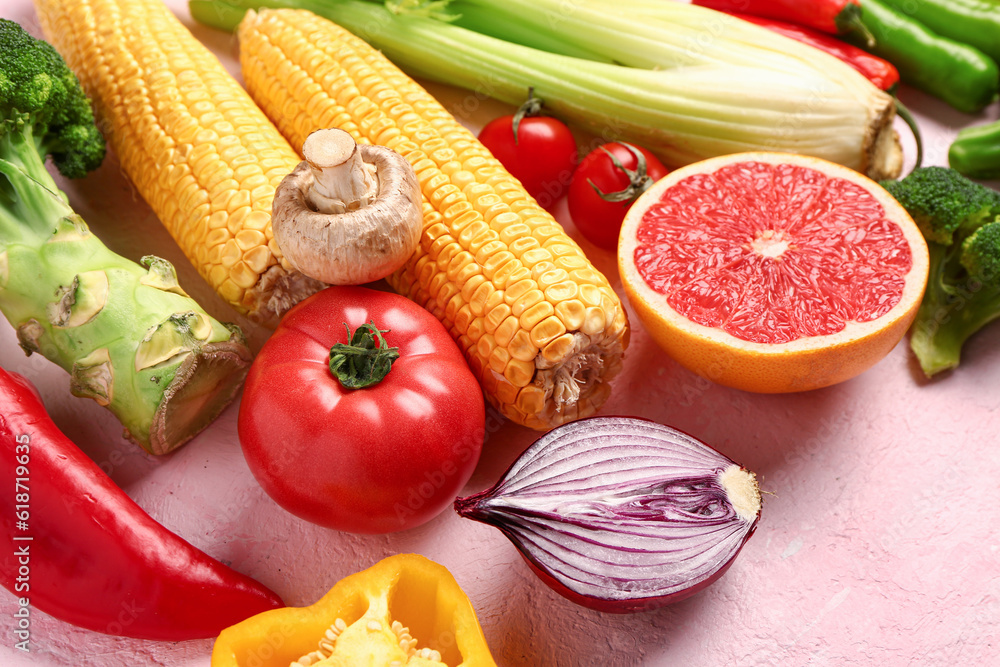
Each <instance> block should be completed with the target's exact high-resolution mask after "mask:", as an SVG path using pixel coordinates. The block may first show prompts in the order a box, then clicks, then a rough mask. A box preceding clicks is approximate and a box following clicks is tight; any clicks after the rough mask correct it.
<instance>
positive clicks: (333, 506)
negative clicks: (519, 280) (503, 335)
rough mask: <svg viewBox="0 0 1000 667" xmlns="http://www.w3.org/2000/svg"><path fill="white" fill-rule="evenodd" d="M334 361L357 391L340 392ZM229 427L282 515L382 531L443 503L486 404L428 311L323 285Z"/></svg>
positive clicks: (455, 488)
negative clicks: (235, 429)
mask: <svg viewBox="0 0 1000 667" xmlns="http://www.w3.org/2000/svg"><path fill="white" fill-rule="evenodd" d="M370 323H374V324H373V325H371V324H370ZM366 324H368V325H369V326H367V327H366V326H365V325H366ZM348 328H350V330H351V332H352V335H351V336H350V337H349V335H348ZM376 330H378V331H376ZM338 343H339V344H342V345H343V344H348V343H350V344H352V345H354V348H351V349H347V348H345V347H335V344H338ZM331 348H333V353H334V355H335V356H334V358H333V363H331ZM355 348H357V349H355ZM389 348H398V357H397V358H395V359H394V360H390V357H391V356H392V353H391V352H390V350H389ZM331 366H333V367H335V368H336V369H337V373H338V375H339V376H343V377H344V378H345V381H347V382H348V383H349V384H355V385H359V386H360V388H355V389H348V388H345V387H344V386H342V384H341V382H340V381H339V380H338V377H337V376H335V375H334V372H333V371H332V370H331ZM386 368H387V369H388V372H387V373H386V374H385V377H384V378H382V379H381V380H380V381H375V382H374V383H371V382H372V381H373V380H377V378H378V376H379V375H380V373H379V370H380V369H381V370H382V371H384V370H386ZM369 383H371V384H369ZM365 385H368V386H365ZM238 429H239V438H240V444H241V446H242V447H243V454H244V456H245V458H246V460H247V463H248V464H249V466H250V470H251V472H252V473H253V474H254V476H255V477H256V478H257V481H258V482H259V483H260V484H261V486H262V487H263V488H264V490H265V491H266V492H267V493H268V495H270V496H271V498H273V499H274V500H275V501H276V502H277V503H278V504H279V505H281V506H282V507H284V508H285V509H286V510H288V511H289V512H291V513H292V514H295V515H296V516H299V517H301V518H303V519H306V520H308V521H311V522H313V523H316V524H320V525H322V526H327V527H329V528H334V529H337V530H343V531H348V532H354V533H387V532H392V531H397V530H403V529H406V528H411V527H413V526H416V525H419V524H421V523H424V522H426V521H428V520H430V519H431V518H433V517H434V516H436V515H437V514H438V513H440V512H441V511H442V510H444V509H445V508H447V507H450V506H451V503H452V501H454V499H455V496H456V495H458V493H459V491H460V490H461V489H462V487H464V486H465V483H466V482H467V481H468V480H469V477H470V476H471V475H472V471H473V469H474V468H475V466H476V463H477V461H478V460H479V453H480V450H481V448H482V443H483V435H484V431H485V406H484V404H483V394H482V390H481V389H480V387H479V383H478V382H477V381H476V378H475V377H474V376H473V374H472V371H471V370H469V367H468V365H467V364H466V362H465V359H464V357H463V356H462V353H461V351H460V350H459V348H458V346H457V345H456V344H455V342H454V341H453V340H452V338H451V336H450V335H449V334H448V332H447V331H446V330H445V328H444V326H442V324H441V323H440V322H439V321H438V320H437V318H435V317H434V316H433V315H432V314H430V313H429V312H427V311H426V310H424V309H423V308H421V307H420V306H419V305H417V304H416V303H414V302H413V301H410V300H409V299H407V298H405V297H403V296H400V295H398V294H393V293H390V292H379V291H375V290H371V289H366V288H363V287H330V288H327V289H325V290H323V291H322V292H319V293H317V294H314V295H313V296H311V297H309V298H308V299H305V300H304V301H302V302H301V303H299V304H298V305H297V306H295V307H294V308H293V309H292V310H290V311H289V312H288V313H287V314H286V315H285V316H284V318H283V319H282V321H281V323H280V324H279V325H278V328H277V329H276V330H275V331H274V333H273V334H272V335H271V337H270V338H269V339H268V340H267V342H266V343H265V344H264V346H263V348H262V349H261V351H260V353H259V354H258V355H257V358H256V359H255V360H254V363H253V365H252V366H251V368H250V373H249V375H248V376H247V380H246V386H245V388H244V391H243V399H242V403H241V405H240V412H239V421H238Z"/></svg>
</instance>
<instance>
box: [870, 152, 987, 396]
mask: <svg viewBox="0 0 1000 667" xmlns="http://www.w3.org/2000/svg"><path fill="white" fill-rule="evenodd" d="M882 185H883V187H885V188H886V190H888V191H889V192H890V193H891V194H892V195H893V196H894V197H895V198H896V199H897V200H898V201H899V203H900V204H902V205H903V207H904V208H905V209H906V210H907V211H908V212H909V213H910V215H911V216H912V217H913V219H914V220H915V221H916V223H917V225H918V226H919V227H920V230H921V232H923V234H924V237H925V238H926V239H927V248H928V250H929V253H930V275H929V277H928V282H927V290H926V292H924V299H923V301H922V302H921V304H920V310H919V311H918V313H917V317H916V320H915V321H914V323H913V328H912V329H911V335H910V347H911V349H912V350H913V352H914V354H916V356H917V360H918V361H919V362H920V366H921V368H922V369H923V371H924V373H925V374H926V375H927V376H928V377H930V376H932V375H934V374H936V373H940V372H941V371H944V370H948V369H950V368H955V367H956V366H958V363H959V358H960V356H961V352H962V345H963V344H964V343H965V341H966V340H967V339H968V338H969V337H970V336H972V334H974V333H976V332H977V331H979V330H980V329H982V328H983V327H984V326H986V325H987V324H989V323H990V322H991V321H993V320H994V319H997V318H998V317H1000V192H997V191H995V190H992V189H990V188H988V187H986V186H984V185H980V184H979V183H976V182H974V181H970V180H969V179H967V178H965V177H964V176H962V175H961V174H959V173H958V172H956V171H955V170H953V169H946V168H944V167H925V168H923V169H917V170H915V171H914V172H913V173H911V174H910V175H909V176H907V177H906V178H904V179H902V180H900V181H888V182H885V183H882Z"/></svg>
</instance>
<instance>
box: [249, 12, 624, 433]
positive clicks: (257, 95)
mask: <svg viewBox="0 0 1000 667" xmlns="http://www.w3.org/2000/svg"><path fill="white" fill-rule="evenodd" d="M238 39H239V44H240V64H241V67H242V70H243V79H244V81H246V85H247V90H248V91H249V92H250V94H251V96H253V98H254V99H255V100H257V103H258V104H260V106H261V108H263V109H264V110H265V111H266V112H267V114H268V115H269V116H270V117H271V118H274V119H275V121H276V123H277V125H278V128H279V130H281V132H282V134H284V135H285V137H287V138H288V140H289V142H290V143H291V144H292V145H293V146H297V147H298V146H301V145H302V142H303V141H304V140H305V138H306V137H307V136H308V135H309V134H310V133H311V132H313V131H314V130H317V129H320V128H323V127H329V126H331V125H330V123H334V126H337V127H340V129H343V130H345V131H347V132H350V133H351V134H352V135H353V136H354V138H355V140H357V141H358V142H359V143H375V144H380V145H384V146H387V147H389V148H392V149H393V150H395V151H397V152H398V153H400V154H401V155H403V157H405V158H406V160H407V161H408V162H409V163H410V165H411V166H412V167H413V170H414V172H415V173H416V175H417V180H418V182H419V183H420V187H421V192H422V194H423V198H424V201H423V211H424V229H423V232H422V234H421V239H420V245H419V247H418V248H417V250H416V252H414V254H413V256H412V257H411V258H410V261H409V262H408V263H407V264H406V266H404V267H403V268H402V269H400V270H399V271H397V272H396V273H395V274H393V275H392V276H390V277H389V279H388V280H389V284H390V285H391V286H392V287H393V289H395V290H396V291H398V292H400V293H401V294H404V295H406V296H408V297H409V298H411V299H413V300H414V301H416V302H417V303H419V304H421V305H422V306H424V307H425V308H427V310H429V311H430V312H432V313H434V315H435V316H436V317H438V319H440V320H441V321H442V322H443V324H444V325H445V326H446V327H448V328H449V331H450V333H451V335H452V337H453V338H454V339H455V340H456V341H457V342H458V344H459V345H460V347H462V349H463V350H464V352H465V354H466V357H467V359H468V361H469V366H470V368H472V370H473V372H474V373H476V374H477V376H478V377H479V379H480V383H481V384H482V386H483V389H484V391H485V393H486V396H487V398H488V399H489V400H490V402H491V403H492V404H493V405H495V406H496V407H497V408H498V409H499V410H500V412H501V413H502V414H504V415H505V416H506V417H508V418H510V419H512V420H514V421H516V422H518V423H520V424H523V425H526V426H529V427H531V428H537V429H548V428H552V427H553V426H557V425H559V424H561V423H564V422H566V421H569V420H571V419H576V418H579V417H586V416H589V415H591V414H593V413H594V412H595V411H596V410H597V409H598V408H599V407H600V405H601V403H603V402H604V400H606V399H607V397H608V396H609V394H610V388H609V387H608V381H609V380H610V379H611V378H612V377H613V376H614V375H615V374H616V373H617V372H618V370H620V368H621V357H622V355H623V353H624V350H625V346H626V345H627V341H628V327H627V318H626V315H625V310H624V309H623V308H622V306H621V302H620V301H619V300H618V297H617V296H616V295H615V292H614V290H612V289H611V286H610V285H609V283H608V281H607V280H606V279H605V278H604V276H602V275H601V274H600V273H599V272H598V271H597V270H595V269H594V267H593V266H591V264H590V262H589V261H587V258H586V257H585V256H584V254H583V252H582V251H581V250H580V247H579V246H578V245H577V244H576V243H575V242H573V240H572V239H570V238H569V237H568V236H567V235H566V233H565V232H564V231H563V229H562V227H560V226H559V224H558V223H556V221H555V220H554V219H553V218H552V216H551V215H549V213H547V212H546V211H545V210H544V209H542V208H541V207H540V206H539V205H538V204H537V202H535V201H534V200H533V199H532V198H531V197H530V196H529V195H528V194H527V193H526V192H525V190H524V188H523V187H521V185H520V183H518V182H517V181H516V180H515V179H514V178H513V177H511V176H510V174H509V173H507V171H506V170H505V169H504V168H503V166H502V165H501V164H500V163H499V162H498V161H497V160H496V159H495V158H494V157H493V156H492V155H490V153H489V151H488V150H486V148H485V147H483V145H482V144H481V143H479V141H478V140H477V139H476V137H475V136H474V135H472V133H470V132H469V131H468V130H466V129H465V128H464V127H462V125H461V124H459V123H458V122H457V121H456V120H455V119H454V118H453V117H452V116H451V114H449V113H448V111H447V110H446V109H444V107H442V106H441V105H440V104H439V103H438V102H437V101H436V100H435V99H434V98H433V97H431V96H430V95H429V94H428V93H427V92H426V91H425V90H424V89H423V88H421V87H420V86H419V85H417V84H416V83H415V82H414V81H413V80H412V79H410V78H409V77H407V76H406V75H405V74H403V73H402V72H401V71H400V70H399V69H397V68H396V67H395V66H394V65H393V64H392V63H390V62H389V61H388V60H387V59H386V58H385V57H384V56H383V55H382V54H381V53H379V52H378V51H376V50H375V49H373V48H371V47H370V46H369V45H368V44H366V43H365V42H364V41H362V40H361V39H358V38H357V37H355V36H353V35H351V34H350V33H349V32H347V31H346V30H343V29H342V28H340V27H338V26H336V25H334V24H333V23H331V22H329V21H327V20H325V19H322V18H319V17H317V16H315V15H313V14H311V13H309V12H307V11H302V10H287V9H280V10H271V9H261V10H260V11H259V12H258V13H254V12H250V13H248V14H247V16H246V18H245V19H244V20H243V22H242V23H241V24H240V27H239V31H238ZM242 262H244V263H246V262H248V260H247V257H246V255H243V256H242ZM237 266H239V265H238V264H237Z"/></svg>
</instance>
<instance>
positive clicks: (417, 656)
mask: <svg viewBox="0 0 1000 667" xmlns="http://www.w3.org/2000/svg"><path fill="white" fill-rule="evenodd" d="M212 667H496V663H495V662H494V661H493V657H492V656H491V655H490V650H489V647H488V646H487V645H486V638H485V637H484V636H483V631H482V628H480V627H479V621H478V620H477V619H476V612H475V611H474V610H473V608H472V603H470V602H469V598H468V597H466V595H465V592H464V591H462V589H461V588H460V587H459V585H458V582H457V581H455V578H454V577H453V576H451V573H450V572H449V571H448V570H447V568H445V567H444V566H443V565H439V564H437V563H435V562H434V561H431V560H429V559H427V558H424V557H423V556H419V555H416V554H399V555H396V556H390V557H388V558H385V559H383V560H381V561H379V562H378V563H376V564H375V565H373V566H372V567H370V568H368V569H367V570H364V571H362V572H358V573H355V574H352V575H350V576H349V577H346V578H345V579H342V580H341V581H339V582H338V583H337V584H336V585H335V586H334V587H333V588H332V589H330V592H328V593H327V594H326V595H324V596H323V597H322V598H321V599H320V600H319V601H318V602H317V603H316V604H314V605H312V606H309V607H286V608H284V609H274V610H271V611H266V612H264V613H261V614H257V615H256V616H253V617H251V618H248V619H247V620H245V621H243V622H242V623H238V624H236V625H233V626H231V627H229V628H226V629H225V630H223V631H222V634H220V635H219V638H218V639H217V640H216V641H215V647H214V649H213V650H212Z"/></svg>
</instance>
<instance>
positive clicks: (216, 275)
mask: <svg viewBox="0 0 1000 667" xmlns="http://www.w3.org/2000/svg"><path fill="white" fill-rule="evenodd" d="M35 7H36V9H37V11H38V15H39V18H40V19H41V24H42V29H43V30H44V31H45V35H46V37H47V38H48V39H49V40H50V41H51V42H52V44H53V45H54V46H55V47H56V49H57V50H58V51H59V52H60V53H61V54H62V55H63V57H64V58H65V59H66V61H67V62H68V63H69V65H70V68H71V69H72V70H73V71H74V72H75V73H76V75H77V76H78V77H79V78H80V81H81V83H82V84H83V87H84V89H85V90H86V92H87V94H88V95H89V96H90V97H91V99H92V100H93V102H94V104H95V106H96V115H97V118H98V121H99V124H100V126H101V127H102V128H104V130H105V134H106V135H107V138H108V143H109V144H110V145H111V147H112V148H113V149H114V151H115V152H116V153H117V154H118V157H119V160H120V161H121V164H122V167H123V168H124V171H125V173H126V174H127V175H128V177H129V178H130V179H131V180H132V182H133V183H134V184H135V186H136V188H137V189H138V191H139V194H140V195H142V197H143V198H144V199H145V200H146V201H147V202H148V203H149V205H150V206H151V207H152V208H153V210H154V212H155V213H156V214H157V216H158V217H159V218H160V220H161V221H162V222H163V224H164V225H165V226H166V227H167V229H168V230H169V232H170V234H171V236H173V238H174V239H175V240H176V241H177V243H178V245H179V246H180V247H181V249H182V250H183V252H184V253H185V255H186V256H187V257H188V259H190V260H191V262H192V263H193V264H194V265H195V266H196V267H197V268H198V271H199V272H200V273H201V275H202V276H203V277H204V278H205V280H207V281H208V282H209V284H211V285H212V287H213V288H214V289H215V290H216V291H217V292H218V293H219V295H220V296H222V297H223V299H225V300H226V301H227V302H229V303H230V304H231V305H233V306H234V307H235V308H236V309H237V310H239V311H240V312H242V313H246V314H248V315H249V316H250V318H251V319H252V320H255V321H258V322H261V323H263V324H267V325H271V326H273V325H274V324H275V323H276V322H277V319H278V318H279V317H280V315H281V314H282V313H283V312H284V311H285V310H287V309H288V308H289V307H290V306H291V305H293V304H294V303H295V302H296V301H298V300H299V299H301V298H303V297H304V296H306V295H308V294H309V293H311V292H313V291H315V290H317V289H319V288H320V287H321V285H320V284H319V283H317V282H316V281H313V280H312V279H309V278H306V277H305V276H302V275H301V274H299V273H297V272H295V271H294V270H292V268H291V266H290V265H288V264H287V262H283V261H282V255H281V251H280V250H279V249H278V247H277V244H276V243H274V241H273V238H272V235H271V226H270V212H271V200H272V198H273V196H274V190H275V188H276V187H277V185H278V183H280V182H281V179H282V178H284V176H285V175H286V174H287V173H288V172H290V171H292V169H294V168H295V165H296V164H298V162H299V159H298V155H297V154H296V153H295V151H294V150H293V149H292V148H291V147H290V146H289V145H288V142H287V141H285V139H284V138H283V137H282V136H281V135H280V134H279V133H278V132H277V130H276V129H275V128H274V126H273V125H272V124H271V123H270V121H268V119H267V117H266V116H264V114H263V113H261V111H260V109H258V108H257V106H256V105H255V104H254V103H253V101H252V100H251V99H250V98H249V96H248V95H247V94H246V91H244V90H243V88H242V87H241V86H240V85H239V84H238V83H237V82H236V81H235V80H234V79H233V78H232V77H231V76H230V75H229V73H228V72H227V71H226V70H225V68H223V67H222V65H221V63H219V61H218V59H217V58H216V57H215V56H214V55H213V54H212V53H211V52H210V51H209V50H208V49H206V48H205V47H204V46H202V45H201V43H200V42H198V40H197V39H195V38H194V36H193V35H191V33H190V32H189V31H188V30H187V28H185V27H184V25H183V24H181V22H180V21H179V20H177V18H176V17H175V16H174V15H173V13H171V11H170V10H169V9H168V8H167V7H166V6H165V5H164V4H163V2H162V0H35Z"/></svg>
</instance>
